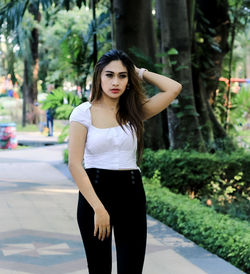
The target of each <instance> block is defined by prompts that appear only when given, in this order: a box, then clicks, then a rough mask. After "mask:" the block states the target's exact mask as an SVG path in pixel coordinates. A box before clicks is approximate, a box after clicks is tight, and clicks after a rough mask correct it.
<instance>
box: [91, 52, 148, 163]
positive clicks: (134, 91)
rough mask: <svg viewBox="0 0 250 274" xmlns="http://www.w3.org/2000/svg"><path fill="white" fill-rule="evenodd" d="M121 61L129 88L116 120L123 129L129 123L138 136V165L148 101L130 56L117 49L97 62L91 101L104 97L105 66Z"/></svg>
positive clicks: (120, 102)
mask: <svg viewBox="0 0 250 274" xmlns="http://www.w3.org/2000/svg"><path fill="white" fill-rule="evenodd" d="M117 60H120V61H121V62H122V64H123V65H124V66H125V67H126V68H127V71H128V85H129V88H127V89H126V91H125V92H124V93H123V94H122V95H121V97H120V100H119V105H118V111H117V114H116V119H117V122H118V123H119V125H120V126H121V127H122V128H123V125H125V124H127V123H129V126H130V128H131V130H133V131H134V132H135V133H136V136H137V144H138V145H137V148H138V149H137V163H139V162H140V160H141V156H142V153H143V144H144V142H143V131H144V124H143V117H144V115H143V108H142V106H143V104H145V102H146V101H147V98H146V95H145V93H144V90H143V88H142V85H141V80H140V79H139V77H138V75H137V73H136V71H135V67H134V63H133V62H132V60H131V59H130V58H129V57H128V55H127V54H126V53H125V52H123V51H121V50H117V49H112V50H110V51H108V52H107V53H105V54H104V55H103V56H102V57H101V58H100V59H99V61H98V62H97V64H96V66H95V70H94V75H93V81H92V90H91V98H90V101H91V102H93V101H98V100H99V99H100V98H101V96H102V87H101V72H102V70H103V68H104V67H105V66H107V65H108V64H109V63H110V62H112V61H117Z"/></svg>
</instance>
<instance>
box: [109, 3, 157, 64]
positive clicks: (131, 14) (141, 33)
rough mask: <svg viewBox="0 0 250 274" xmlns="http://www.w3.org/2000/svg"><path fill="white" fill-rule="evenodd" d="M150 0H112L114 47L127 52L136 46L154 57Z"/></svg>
mask: <svg viewBox="0 0 250 274" xmlns="http://www.w3.org/2000/svg"><path fill="white" fill-rule="evenodd" d="M151 2H152V1H151V0H137V1H133V0H113V4H114V13H115V18H116V21H115V26H116V27H115V29H116V34H115V36H116V47H117V48H118V49H121V50H124V51H125V52H127V53H129V54H130V55H131V53H130V52H128V51H129V49H130V48H132V47H137V48H138V49H139V50H141V52H142V53H144V54H145V55H147V56H150V57H151V58H152V59H154V58H155V37H154V31H153V20H152V3H151Z"/></svg>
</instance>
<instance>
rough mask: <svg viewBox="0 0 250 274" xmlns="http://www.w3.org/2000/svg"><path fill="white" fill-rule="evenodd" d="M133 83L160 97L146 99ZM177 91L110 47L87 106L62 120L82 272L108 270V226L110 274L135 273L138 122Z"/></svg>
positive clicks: (140, 246) (140, 232) (141, 229)
mask: <svg viewBox="0 0 250 274" xmlns="http://www.w3.org/2000/svg"><path fill="white" fill-rule="evenodd" d="M141 80H145V81H147V82H148V83H150V84H152V85H154V86H156V87H158V88H159V89H160V90H161V91H162V92H160V93H158V94H156V95H155V96H153V97H151V98H149V99H148V98H146V97H145V95H144V93H143V90H142V88H141ZM180 91H181V85H180V84H179V83H177V82H176V81H174V80H171V79H169V78H167V77H165V76H162V75H159V74H156V73H153V72H149V71H147V70H146V69H138V68H137V67H135V66H134V64H133V63H132V61H131V60H130V59H129V57H128V56H127V55H126V54H125V53H124V52H122V51H119V50H111V51H109V52H107V53H106V54H104V55H103V56H102V57H101V58H100V60H99V61H98V63H97V64H96V66H95V71H94V76H93V83H92V91H91V99H90V103H89V102H85V103H82V104H81V105H79V106H78V107H76V108H75V109H74V110H73V112H72V114H71V116H70V135H69V169H70V172H71V174H72V176H73V178H74V180H75V182H76V184H77V186H78V188H79V200H78V210H77V220H78V225H79V228H80V232H81V236H82V240H83V244H84V247H85V252H86V256H87V262H88V268H89V273H90V274H110V273H111V265H112V256H111V255H112V248H111V235H112V233H111V232H112V228H113V229H114V236H115V244H116V253H117V269H118V274H139V273H142V269H143V262H144V256H145V247H146V233H147V231H146V210H145V202H146V199H145V193H144V189H143V185H142V180H141V174H140V170H139V168H138V166H137V163H138V162H137V159H138V160H139V159H140V157H141V153H142V149H143V121H144V120H147V119H149V118H151V117H153V116H154V115H156V114H158V113H159V112H161V111H162V110H163V109H165V108H166V107H167V106H168V105H169V104H170V103H171V102H172V101H173V100H174V98H175V97H176V96H177V95H178V94H179V92H180ZM137 148H138V149H137ZM83 158H84V168H83V167H82V160H83Z"/></svg>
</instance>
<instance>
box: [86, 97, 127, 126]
mask: <svg viewBox="0 0 250 274" xmlns="http://www.w3.org/2000/svg"><path fill="white" fill-rule="evenodd" d="M88 103H89V108H88V110H89V116H90V126H91V127H93V128H95V129H101V130H102V129H115V128H119V127H120V128H122V127H121V126H120V125H118V126H114V127H104V128H101V127H96V126H94V125H93V123H92V113H91V110H90V109H91V107H92V104H91V103H90V102H88ZM127 125H128V123H127V124H125V125H124V126H127Z"/></svg>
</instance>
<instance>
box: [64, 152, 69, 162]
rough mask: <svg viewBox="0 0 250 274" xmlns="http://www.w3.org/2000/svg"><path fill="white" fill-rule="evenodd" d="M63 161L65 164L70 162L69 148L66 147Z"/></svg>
mask: <svg viewBox="0 0 250 274" xmlns="http://www.w3.org/2000/svg"><path fill="white" fill-rule="evenodd" d="M63 161H64V163H65V164H68V162H69V151H68V149H65V150H64V151H63Z"/></svg>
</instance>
